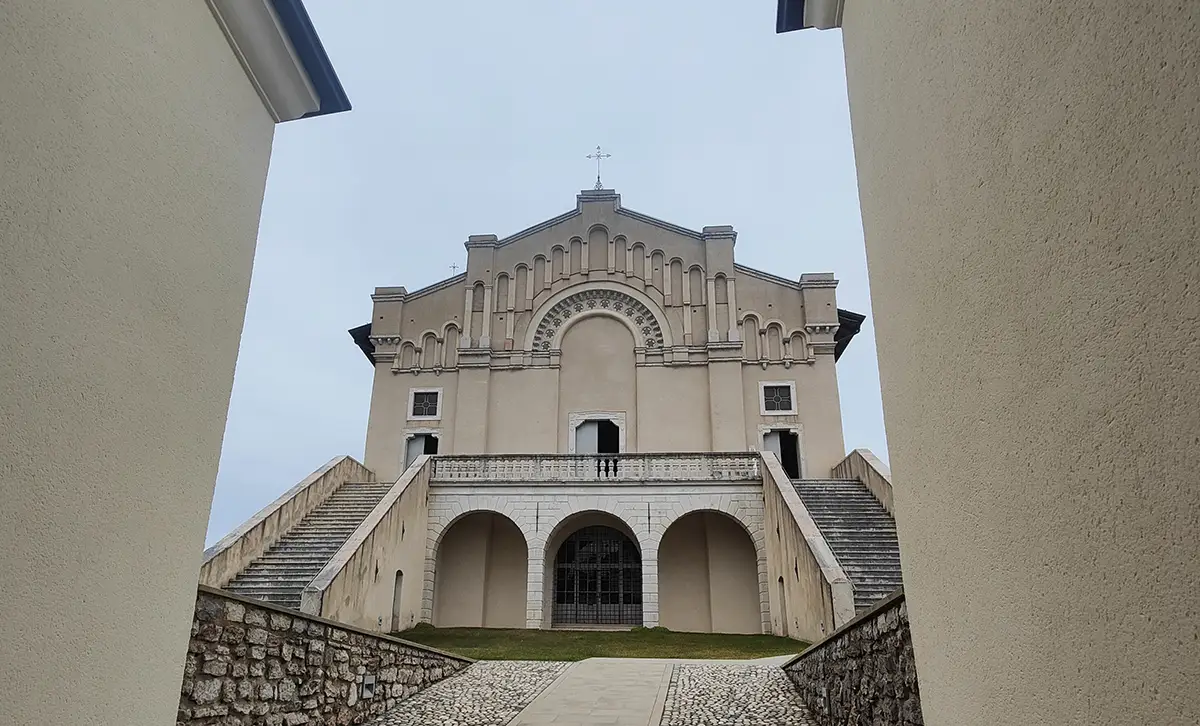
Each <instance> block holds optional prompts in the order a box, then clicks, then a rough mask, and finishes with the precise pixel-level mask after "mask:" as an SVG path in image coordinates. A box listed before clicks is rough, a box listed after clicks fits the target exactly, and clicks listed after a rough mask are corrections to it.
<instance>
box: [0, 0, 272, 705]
mask: <svg viewBox="0 0 1200 726" xmlns="http://www.w3.org/2000/svg"><path fill="white" fill-rule="evenodd" d="M0 67H3V68H4V69H5V70H4V73H3V75H2V76H0V98H3V104H4V111H3V122H2V123H0V159H3V161H2V162H0V200H2V201H0V243H2V245H3V258H4V284H3V285H0V333H2V334H3V338H4V341H5V342H4V356H3V359H4V363H3V365H0V471H2V472H3V482H2V489H3V492H4V497H5V503H4V506H3V507H2V508H0V578H2V579H3V582H4V583H5V586H4V588H2V589H0V612H3V613H4V617H3V618H2V619H0V640H3V642H4V644H5V645H4V648H3V649H0V722H4V723H14V724H15V723H76V724H83V723H122V724H130V725H140V724H147V725H149V724H164V723H170V722H171V721H172V720H173V719H174V714H175V708H176V705H177V703H178V689H179V682H180V679H181V678H182V669H183V661H184V652H185V649H186V646H187V637H188V623H189V620H190V617H189V616H190V613H191V610H192V607H193V604H194V598H195V586H196V570H197V568H198V567H199V565H200V552H201V550H202V549H203V544H204V530H205V523H206V522H207V521H208V511H209V505H210V503H211V498H212V492H213V481H214V478H215V476H216V471H217V459H218V455H219V452H220V444H221V436H222V432H223V428H224V424H225V414H226V408H227V405H228V402H229V393H230V388H231V385H232V381H233V369H234V361H235V358H236V356H237V348H238V337H239V334H240V332H241V327H242V318H243V313H244V309H245V304H246V295H247V292H248V288H249V281H250V268H251V262H252V259H253V255H254V244H255V233H256V230H257V228H258V214H259V207H260V204H261V201H262V195H263V187H264V183H265V179H266V172H267V163H268V158H269V155H270V151H271V139H272V134H273V123H272V120H271V118H270V117H269V116H268V114H267V111H266V110H265V108H264V107H263V104H262V101H261V100H260V99H259V97H258V95H257V94H256V93H255V90H254V89H253V88H252V86H251V85H250V82H249V81H248V80H247V78H246V74H245V72H244V71H243V69H242V67H241V65H239V63H238V61H237V59H236V58H235V57H234V55H233V53H232V52H231V51H230V48H229V45H228V43H227V42H226V39H225V37H224V36H223V35H222V33H221V31H220V29H219V28H218V26H217V24H216V23H215V22H214V20H213V17H212V14H211V13H210V12H209V10H208V8H207V6H206V5H205V4H204V3H203V2H162V3H145V2H140V1H135V0H112V1H111V2H102V3H100V2H83V1H80V0H76V1H75V2H58V3H46V2H35V1H31V0H13V1H11V2H5V3H3V4H0ZM148 643H151V644H153V647H147V644H148ZM30 653H36V654H37V657H35V658H31V657H29V654H30ZM58 686H69V688H70V697H69V698H53V697H47V694H48V693H49V692H50V691H53V690H54V689H55V688H56V687H58ZM48 689H49V690H48ZM128 694H137V697H136V698H129V697H127V696H128Z"/></svg>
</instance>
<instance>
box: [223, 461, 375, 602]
mask: <svg viewBox="0 0 1200 726" xmlns="http://www.w3.org/2000/svg"><path fill="white" fill-rule="evenodd" d="M391 488H392V484H391V482H388V483H376V482H369V483H356V482H348V483H346V484H343V485H342V486H340V487H339V488H338V489H337V491H335V492H334V493H333V494H331V495H329V498H328V499H326V500H325V501H324V502H322V503H321V504H320V505H319V506H317V508H316V509H314V510H313V511H312V512H310V513H309V514H308V516H307V517H305V518H304V519H302V520H301V521H300V523H299V524H297V525H296V526H295V527H292V528H291V529H290V530H288V532H287V534H285V535H283V537H281V538H279V541H277V542H276V543H275V544H274V545H272V546H271V548H270V549H268V550H267V551H266V552H265V553H264V554H263V555H262V556H261V557H259V558H258V559H256V560H254V561H253V562H251V563H250V564H249V565H248V566H247V567H246V569H244V570H242V571H241V572H240V573H238V575H237V577H235V578H233V580H232V581H231V582H230V583H229V584H228V585H226V586H225V589H226V590H229V591H230V592H236V593H237V594H239V595H245V596H247V597H253V598H258V599H259V600H266V601H267V602H271V603H275V604H276V605H282V606H283V607H289V608H293V609H297V610H298V609H299V608H300V594H301V593H302V592H303V591H304V588H305V586H306V585H308V583H310V582H312V581H313V578H315V577H316V576H317V573H319V572H320V571H321V569H322V568H323V567H325V565H326V564H328V562H329V560H331V559H332V558H333V556H334V554H336V553H337V551H338V549H340V548H341V546H342V545H343V544H345V542H346V540H347V539H349V538H350V535H351V534H353V533H354V530H355V529H357V528H358V525H360V524H361V523H362V521H363V520H364V519H366V518H367V515H368V514H370V512H371V510H372V509H374V508H375V505H376V504H378V503H379V500H381V499H383V495H384V494H386V493H387V491H388V490H389V489H391Z"/></svg>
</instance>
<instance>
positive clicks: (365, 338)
mask: <svg viewBox="0 0 1200 726" xmlns="http://www.w3.org/2000/svg"><path fill="white" fill-rule="evenodd" d="M348 332H349V333H350V337H351V338H353V339H354V344H355V345H357V346H358V349H359V350H361V351H362V352H363V355H365V356H366V357H367V360H369V361H371V365H375V344H374V343H372V342H371V324H370V323H367V324H366V325H360V326H358V327H357V328H350V330H349V331H348Z"/></svg>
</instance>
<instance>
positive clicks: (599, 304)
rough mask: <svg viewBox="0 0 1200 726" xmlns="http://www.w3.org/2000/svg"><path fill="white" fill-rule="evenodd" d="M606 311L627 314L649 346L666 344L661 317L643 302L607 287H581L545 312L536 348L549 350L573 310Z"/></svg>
mask: <svg viewBox="0 0 1200 726" xmlns="http://www.w3.org/2000/svg"><path fill="white" fill-rule="evenodd" d="M597 309H600V310H605V311H608V312H611V313H616V314H619V315H622V316H624V317H625V318H626V319H627V320H628V321H629V322H630V323H631V324H632V327H633V328H634V329H635V330H638V331H639V332H640V333H641V335H642V338H643V339H644V340H645V346H646V348H650V349H655V348H662V346H663V331H662V328H660V327H659V324H658V319H657V318H655V317H654V313H652V312H650V309H649V308H647V307H646V306H645V305H644V304H643V303H641V302H640V301H638V300H637V299H636V298H634V297H632V296H630V295H628V294H626V293H623V292H620V291H618V290H610V289H606V288H600V289H589V290H580V291H579V292H577V293H575V294H574V295H571V296H569V297H566V298H563V299H562V300H560V301H559V302H558V303H556V304H555V305H554V307H552V308H550V310H549V311H548V312H547V313H546V315H545V316H544V317H543V318H542V321H541V322H540V323H539V324H538V327H537V331H536V332H535V333H534V336H533V349H534V350H535V351H548V350H550V349H551V346H552V345H553V344H554V339H555V337H557V335H558V331H559V330H560V329H561V328H562V326H563V325H564V323H565V322H566V321H567V320H568V319H569V318H570V317H571V315H572V312H583V311H585V310H597Z"/></svg>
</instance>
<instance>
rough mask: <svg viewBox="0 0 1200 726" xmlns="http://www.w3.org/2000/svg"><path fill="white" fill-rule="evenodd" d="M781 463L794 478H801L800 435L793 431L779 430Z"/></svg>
mask: <svg viewBox="0 0 1200 726" xmlns="http://www.w3.org/2000/svg"><path fill="white" fill-rule="evenodd" d="M777 433H778V434H779V463H781V464H783V470H784V471H786V472H787V475H788V476H789V477H791V478H792V479H799V478H800V437H799V436H797V435H796V434H795V433H794V432H792V431H779V432H777Z"/></svg>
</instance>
